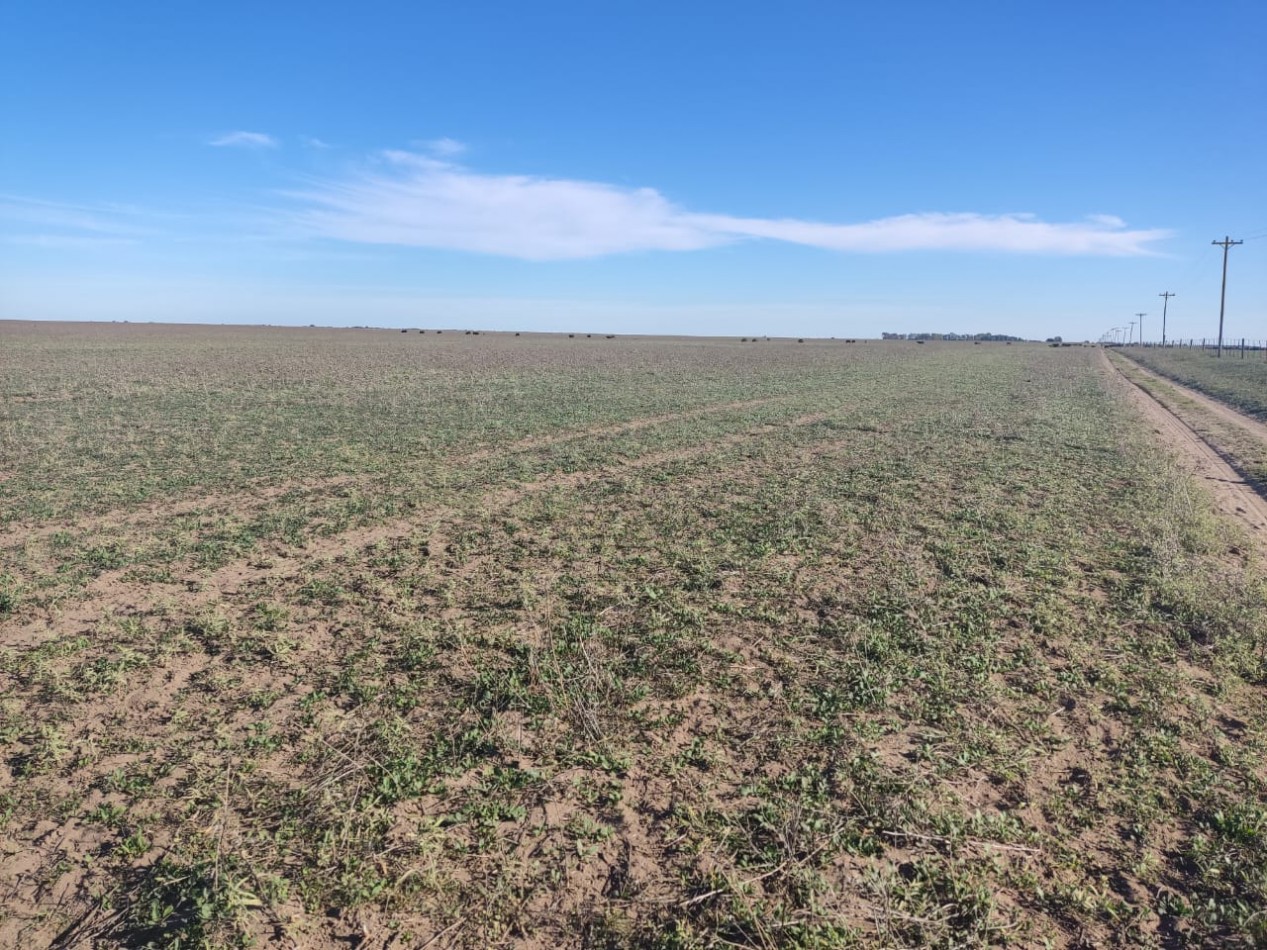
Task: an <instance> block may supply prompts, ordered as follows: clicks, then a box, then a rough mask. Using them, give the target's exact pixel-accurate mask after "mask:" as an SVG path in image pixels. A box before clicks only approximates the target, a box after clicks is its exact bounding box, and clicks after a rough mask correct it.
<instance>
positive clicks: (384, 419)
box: [0, 324, 1267, 948]
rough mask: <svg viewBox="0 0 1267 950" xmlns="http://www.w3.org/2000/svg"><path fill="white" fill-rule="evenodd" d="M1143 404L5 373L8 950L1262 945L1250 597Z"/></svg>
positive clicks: (100, 333) (1263, 590)
mask: <svg viewBox="0 0 1267 950" xmlns="http://www.w3.org/2000/svg"><path fill="white" fill-rule="evenodd" d="M1124 385H1125V384H1124V383H1123V382H1122V381H1121V380H1119V379H1117V378H1116V377H1114V376H1113V375H1111V374H1110V373H1109V372H1107V371H1106V364H1105V363H1104V362H1103V359H1102V357H1101V356H1100V355H1099V353H1098V352H1097V351H1095V350H1091V349H1082V348H1059V349H1057V348H1050V347H1045V346H1042V347H1040V346H1020V345H1018V346H1003V345H981V346H972V345H967V344H942V345H939V344H929V345H923V346H920V345H915V344H910V343H904V344H878V343H867V344H846V343H844V342H833V341H819V342H807V343H805V344H798V343H795V342H788V341H782V342H781V341H768V342H767V341H762V342H757V343H742V342H739V341H737V340H736V341H722V340H711V341H689V340H641V339H627V338H618V339H611V340H608V339H604V338H600V337H599V336H597V335H596V336H595V337H593V338H586V337H585V336H584V334H578V335H577V336H576V338H573V339H569V338H567V337H566V336H563V337H559V336H552V337H547V336H524V337H514V336H507V335H493V334H487V333H485V334H482V335H479V336H467V335H464V334H461V333H454V332H452V331H448V332H446V333H444V334H443V335H442V336H441V335H436V334H434V333H427V334H425V335H424V334H419V333H416V332H411V333H408V334H402V333H398V332H384V331H352V330H348V331H335V330H298V329H296V330H280V329H273V330H270V329H219V328H205V327H204V328H196V327H189V328H176V327H150V326H131V325H128V326H124V325H118V326H100V327H87V326H82V325H79V326H76V325H47V326H32V325H18V324H4V325H0V398H2V400H3V402H2V404H0V476H2V477H3V481H2V482H0V575H3V576H2V579H0V630H2V631H3V633H2V635H0V752H2V755H0V818H2V819H3V828H2V831H0V944H2V945H5V946H8V945H22V946H33V947H34V946H47V945H57V946H67V947H73V946H103V947H111V946H156V947H195V946H198V947H202V946H210V947H216V946H221V947H236V946H247V945H255V946H275V947H304V948H307V947H314V948H326V947H347V946H358V947H363V948H370V947H373V948H385V947H424V946H431V947H441V946H463V947H488V946H505V947H511V946H516V947H536V946H542V947H547V946H548V947H569V948H570V947H623V946H640V947H665V948H670V947H672V948H688V947H734V946H740V947H762V948H767V947H848V946H946V947H951V946H988V945H1003V944H1007V945H1025V946H1044V945H1046V946H1105V945H1114V944H1117V945H1130V946H1136V945H1154V946H1163V945H1164V946H1180V945H1183V944H1185V943H1187V944H1192V945H1209V944H1224V945H1229V946H1232V945H1246V946H1248V945H1254V944H1255V942H1261V941H1264V940H1267V917H1264V914H1263V907H1264V906H1267V703H1265V702H1264V699H1267V585H1265V584H1264V576H1263V573H1262V564H1261V562H1260V561H1259V560H1258V555H1257V553H1256V550H1257V549H1256V548H1255V547H1254V546H1253V545H1251V544H1249V543H1247V538H1246V537H1245V536H1244V535H1243V534H1238V533H1237V529H1235V528H1234V527H1229V526H1228V525H1227V524H1225V523H1224V522H1222V521H1220V520H1218V519H1216V518H1215V517H1214V516H1213V515H1212V513H1211V508H1210V504H1209V500H1208V498H1207V496H1206V495H1205V494H1203V493H1202V492H1201V491H1200V490H1199V489H1198V488H1197V487H1196V485H1195V484H1194V482H1193V481H1192V480H1191V479H1190V478H1189V477H1188V476H1186V475H1184V474H1183V473H1182V472H1181V471H1180V470H1179V469H1178V468H1177V467H1176V466H1175V465H1174V464H1173V463H1172V460H1171V459H1170V458H1169V457H1168V456H1167V455H1166V454H1164V452H1163V451H1162V449H1161V448H1159V447H1158V446H1157V445H1156V444H1155V443H1154V441H1153V437H1152V432H1151V430H1148V429H1146V428H1145V427H1143V426H1141V425H1139V424H1138V423H1139V419H1138V417H1137V416H1136V415H1135V414H1134V410H1132V409H1131V408H1130V406H1129V405H1128V404H1127V403H1125V402H1124V401H1123V399H1122V398H1121V397H1122V392H1121V387H1123V386H1124ZM94 941H95V943H94Z"/></svg>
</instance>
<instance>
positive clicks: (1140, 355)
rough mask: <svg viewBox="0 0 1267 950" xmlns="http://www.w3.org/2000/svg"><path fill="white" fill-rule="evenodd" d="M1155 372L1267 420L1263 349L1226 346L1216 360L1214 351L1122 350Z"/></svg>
mask: <svg viewBox="0 0 1267 950" xmlns="http://www.w3.org/2000/svg"><path fill="white" fill-rule="evenodd" d="M1125 352H1126V353H1127V354H1128V355H1129V356H1130V357H1131V359H1134V360H1138V361H1139V362H1140V363H1143V364H1144V365H1145V366H1147V367H1148V368H1149V369H1151V370H1153V371H1154V372H1157V373H1161V374H1162V375H1163V376H1169V377H1170V378H1171V379H1173V380H1175V381H1176V382H1179V383H1182V384H1183V385H1185V386H1191V387H1192V388H1193V389H1196V390H1198V391H1200V392H1203V393H1205V394H1206V395H1207V396H1212V397H1213V398H1215V399H1218V400H1219V401H1221V402H1225V403H1227V404H1228V405H1229V406H1233V407H1235V408H1236V409H1239V410H1240V411H1241V412H1244V413H1246V414H1248V415H1251V416H1254V417H1255V418H1257V419H1260V420H1262V421H1264V422H1267V359H1264V358H1263V353H1262V351H1261V350H1260V351H1258V352H1247V353H1246V354H1245V358H1244V359H1242V358H1241V355H1240V350H1238V349H1235V348H1233V347H1228V348H1227V349H1225V350H1224V351H1223V358H1222V359H1219V358H1218V357H1217V356H1216V355H1215V353H1214V351H1213V350H1202V349H1184V348H1182V347H1174V348H1167V349H1154V348H1149V347H1138V346H1133V347H1130V348H1128V349H1127V350H1125Z"/></svg>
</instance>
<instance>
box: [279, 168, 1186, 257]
mask: <svg viewBox="0 0 1267 950" xmlns="http://www.w3.org/2000/svg"><path fill="white" fill-rule="evenodd" d="M289 197H290V198H292V199H293V200H295V201H296V202H298V207H297V208H296V209H295V210H294V211H293V220H294V221H295V222H296V223H297V224H299V225H300V226H301V227H302V228H303V229H304V230H306V231H307V232H309V233H311V234H315V235H320V236H323V237H329V238H335V239H339V240H344V241H354V242H361V243H370V244H398V245H412V246H418V247H432V248H446V249H451V250H460V251H471V252H476V253H483V254H496V255H503V256H507V257H516V258H522V259H525V260H566V259H576V258H587V257H600V256H603V255H608V254H619V253H628V252H635V251H655V250H661V251H686V250H699V249H702V248H708V247H715V246H718V245H722V244H728V243H732V242H736V241H743V240H772V241H781V242H787V243H793V244H801V245H807V246H810V247H817V248H822V249H826V250H832V251H842V252H857V253H882V252H895V251H917V250H942V251H993V252H1004V253H1015V254H1047V255H1098V256H1139V255H1146V254H1151V253H1155V252H1154V251H1153V250H1152V246H1153V245H1154V244H1155V243H1156V242H1158V241H1160V240H1162V239H1164V238H1166V237H1168V236H1169V235H1170V232H1169V231H1165V230H1160V229H1132V228H1128V227H1127V226H1126V224H1125V223H1124V222H1123V221H1121V220H1120V219H1118V218H1115V217H1112V216H1109V215H1093V216H1090V217H1088V218H1086V219H1084V220H1081V221H1073V222H1049V221H1043V220H1041V219H1039V218H1038V217H1036V216H1034V215H1031V214H993V215H992V214H979V213H973V212H961V213H943V212H935V213H920V214H903V215H897V216H894V217H887V218H880V219H875V220H870V221H861V222H856V223H844V224H839V223H830V222H819V221H806V220H800V219H795V218H782V219H772V218H745V217H739V216H734V215H725V214H702V213H698V212H692V211H688V210H687V209H685V208H682V207H680V206H678V205H677V204H675V203H673V202H672V201H670V200H669V199H667V198H666V197H664V195H662V194H661V193H660V192H658V191H656V190H655V189H653V188H626V187H621V186H617V185H611V184H606V183H603V182H593V181H581V180H575V179H563V178H540V177H533V176H527V175H492V174H484V173H480V172H476V171H473V170H472V169H470V168H468V167H465V166H463V165H459V164H456V163H454V162H451V161H446V160H444V159H442V158H438V157H436V156H435V154H419V153H415V152H404V151H389V152H384V153H383V154H382V155H381V156H380V157H379V160H378V161H377V162H376V163H374V164H371V165H370V166H369V167H367V168H363V169H361V170H360V171H357V172H355V173H353V174H351V175H349V176H347V177H345V178H343V179H342V180H323V181H317V182H314V183H313V184H312V185H311V186H310V187H308V188H307V189H306V190H303V191H300V192H293V193H290V195H289Z"/></svg>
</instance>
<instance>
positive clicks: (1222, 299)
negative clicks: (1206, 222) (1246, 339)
mask: <svg viewBox="0 0 1267 950" xmlns="http://www.w3.org/2000/svg"><path fill="white" fill-rule="evenodd" d="M1210 243H1211V244H1213V245H1215V246H1216V247H1221V248H1223V289H1222V290H1221V291H1219V359H1222V358H1223V305H1224V304H1225V303H1226V302H1227V252H1228V250H1229V249H1230V248H1233V247H1235V246H1236V245H1237V244H1244V243H1245V242H1244V241H1233V240H1232V239H1231V238H1230V237H1228V236H1227V235H1226V234H1225V235H1223V240H1221V241H1211V242H1210Z"/></svg>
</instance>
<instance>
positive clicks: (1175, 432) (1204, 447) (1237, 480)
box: [1100, 350, 1267, 557]
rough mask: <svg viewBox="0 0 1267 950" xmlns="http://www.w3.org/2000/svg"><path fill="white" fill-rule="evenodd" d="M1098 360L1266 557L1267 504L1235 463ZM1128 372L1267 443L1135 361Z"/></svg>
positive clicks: (1259, 428)
mask: <svg viewBox="0 0 1267 950" xmlns="http://www.w3.org/2000/svg"><path fill="white" fill-rule="evenodd" d="M1100 356H1101V359H1102V360H1103V361H1104V364H1105V367H1106V369H1107V370H1108V372H1109V373H1111V374H1112V375H1113V376H1114V377H1115V378H1117V379H1119V380H1121V381H1122V384H1123V386H1124V390H1125V392H1126V393H1127V395H1128V397H1129V398H1130V400H1131V402H1132V403H1133V404H1134V405H1135V406H1136V407H1137V408H1138V409H1139V411H1140V413H1141V414H1142V415H1143V416H1144V418H1145V419H1147V420H1148V422H1149V424H1150V425H1151V426H1152V427H1153V429H1154V431H1155V432H1156V433H1157V435H1158V436H1159V437H1160V438H1162V439H1163V440H1164V441H1165V442H1166V444H1167V445H1168V446H1169V447H1170V449H1171V450H1172V451H1173V452H1174V453H1175V454H1176V455H1177V456H1178V457H1179V458H1180V459H1182V460H1183V461H1184V463H1185V464H1186V466H1187V467H1188V468H1189V469H1190V470H1191V472H1192V474H1193V476H1194V477H1196V478H1197V479H1198V480H1199V481H1200V482H1201V483H1202V484H1204V485H1205V486H1206V487H1207V488H1208V489H1209V491H1210V494H1211V496H1212V497H1213V498H1214V502H1215V506H1216V507H1217V508H1218V510H1219V511H1221V512H1222V513H1223V514H1225V515H1226V516H1227V517H1229V518H1232V519H1233V520H1235V521H1236V522H1238V523H1240V524H1241V525H1243V526H1244V527H1245V529H1246V531H1247V533H1248V534H1249V536H1250V538H1251V539H1252V540H1253V541H1254V543H1255V545H1256V547H1257V548H1258V551H1259V553H1260V554H1261V555H1263V556H1264V557H1267V499H1264V498H1263V496H1262V495H1260V494H1259V493H1258V491H1257V489H1256V488H1255V487H1254V486H1253V485H1252V484H1250V483H1249V482H1247V481H1246V480H1245V478H1244V477H1243V476H1242V475H1241V473H1240V472H1238V471H1237V470H1236V468H1235V467H1234V465H1233V462H1234V460H1232V459H1230V458H1229V457H1227V456H1226V455H1225V454H1224V452H1223V451H1221V450H1220V448H1219V447H1218V446H1216V445H1213V444H1211V443H1210V442H1208V441H1206V439H1204V438H1203V437H1202V436H1200V435H1199V434H1198V433H1197V432H1196V431H1195V430H1194V429H1193V428H1192V427H1191V426H1190V425H1188V423H1186V422H1184V421H1183V420H1182V419H1180V418H1179V416H1177V415H1175V413H1173V412H1172V411H1171V410H1170V409H1168V408H1166V407H1165V406H1163V405H1162V404H1161V403H1160V402H1158V401H1157V400H1156V399H1155V398H1153V396H1152V395H1150V394H1149V393H1148V392H1146V391H1145V390H1144V389H1142V388H1140V387H1139V386H1138V385H1137V384H1136V383H1135V382H1134V381H1132V380H1131V379H1130V378H1129V377H1128V376H1127V375H1126V374H1125V373H1123V372H1122V371H1121V370H1120V369H1119V368H1118V367H1117V366H1116V365H1115V364H1114V363H1113V361H1112V360H1110V359H1109V358H1108V356H1107V355H1106V354H1105V353H1104V351H1103V350H1101V351H1100ZM1131 366H1132V368H1134V369H1138V370H1139V371H1140V372H1141V374H1143V375H1147V376H1150V377H1152V378H1154V379H1156V380H1158V381H1160V382H1163V383H1164V384H1165V385H1167V386H1172V387H1174V389H1175V390H1176V391H1177V392H1179V393H1182V394H1183V395H1184V396H1185V397H1188V398H1190V399H1192V400H1193V402H1195V403H1197V404H1198V405H1199V406H1200V407H1201V410H1202V411H1209V412H1211V413H1213V414H1215V415H1217V416H1218V417H1219V418H1221V419H1223V420H1225V421H1228V422H1233V423H1235V424H1236V425H1237V426H1239V427H1241V428H1243V429H1245V431H1246V432H1247V433H1249V434H1252V435H1254V436H1255V437H1257V438H1260V439H1262V440H1263V441H1264V442H1267V426H1264V425H1263V424H1262V423H1260V422H1257V421H1256V420H1254V419H1250V418H1248V417H1246V416H1243V415H1241V414H1240V413H1238V412H1236V411H1235V410H1234V409H1231V408H1229V407H1227V406H1224V405H1223V404H1221V403H1218V402H1216V401H1215V400H1213V399H1210V397H1208V396H1205V395H1203V394H1201V393H1199V392H1195V391H1194V390H1191V389H1188V388H1187V387H1186V386H1181V385H1179V384H1178V383H1175V382H1174V381H1172V380H1169V379H1164V378H1163V377H1160V376H1157V374H1155V373H1151V372H1149V371H1148V370H1146V369H1144V368H1143V367H1141V366H1139V364H1137V363H1135V362H1134V361H1132V362H1131Z"/></svg>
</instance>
